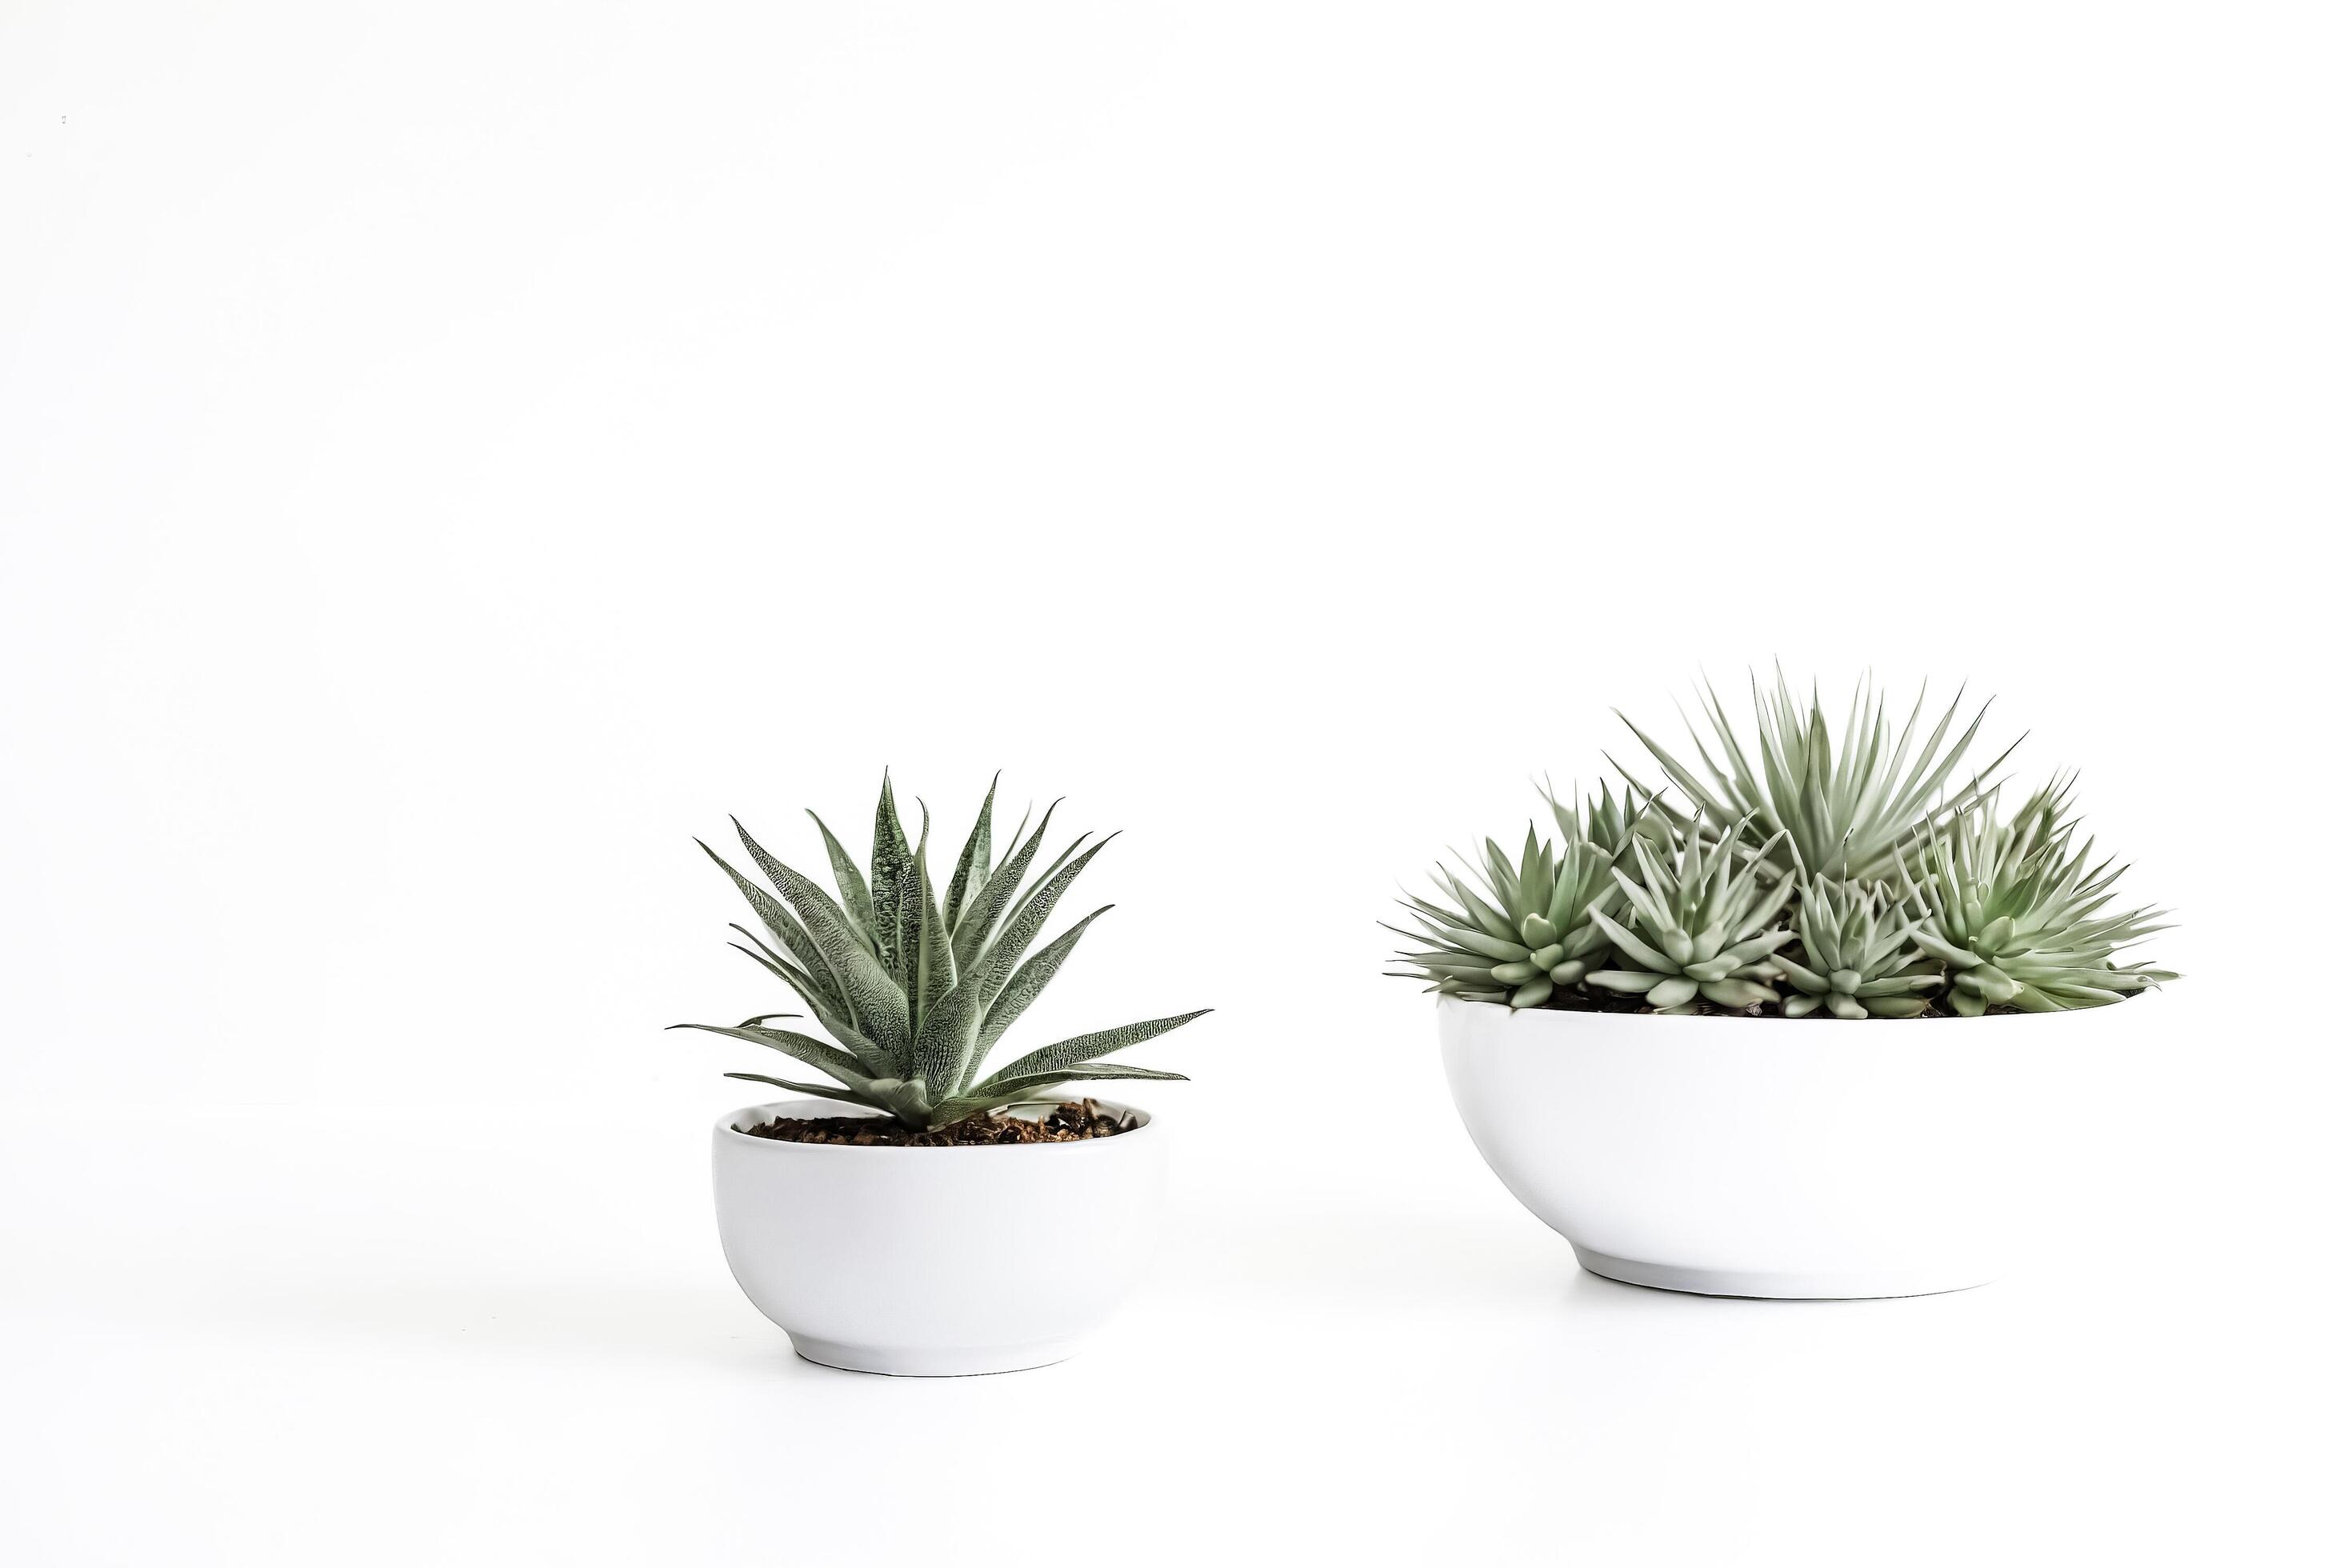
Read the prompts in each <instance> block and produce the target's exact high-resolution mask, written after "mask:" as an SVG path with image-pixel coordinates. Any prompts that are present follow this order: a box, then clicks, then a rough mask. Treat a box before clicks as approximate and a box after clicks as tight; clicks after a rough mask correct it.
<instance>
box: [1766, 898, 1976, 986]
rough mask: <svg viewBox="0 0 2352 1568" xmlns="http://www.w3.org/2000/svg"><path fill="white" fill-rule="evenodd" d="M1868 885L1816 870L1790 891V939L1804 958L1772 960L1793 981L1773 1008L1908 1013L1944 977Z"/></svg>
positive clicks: (1906, 926) (1783, 955)
mask: <svg viewBox="0 0 2352 1568" xmlns="http://www.w3.org/2000/svg"><path fill="white" fill-rule="evenodd" d="M1885 902H1886V900H1885V897H1884V895H1883V894H1882V893H1881V892H1880V890H1879V889H1877V888H1875V887H1864V886H1860V885H1858V884H1856V883H1853V882H1835V881H1832V880H1831V879H1829V878H1827V877H1816V878H1814V879H1813V880H1812V881H1811V884H1809V885H1808V886H1806V887H1805V888H1803V889H1800V890H1799V893H1798V895H1797V940H1798V942H1800V943H1801V945H1802V946H1803V948H1804V950H1805V956H1806V958H1808V959H1809V960H1811V964H1810V966H1809V965H1807V964H1803V963H1798V962H1797V961H1796V960H1795V959H1794V958H1791V957H1790V955H1789V954H1787V953H1785V952H1784V953H1780V954H1778V955H1776V956H1775V957H1774V958H1773V960H1772V962H1773V963H1774V964H1775V965H1777V966H1778V967H1779V969H1780V974H1781V977H1782V978H1783V979H1785V980H1786V981H1787V982H1788V983H1789V984H1790V985H1793V986H1795V987H1796V988H1797V989H1796V994H1795V995H1793V996H1790V997H1787V998H1785V999H1784V1000H1783V1001H1782V1002H1781V1004H1780V1011H1781V1012H1782V1013H1783V1014H1785V1015H1786V1016H1789V1017H1791V1018H1801V1017H1803V1016H1805V1015H1806V1014H1808V1013H1811V1012H1812V1011H1813V1010H1815V1009H1816V1008H1826V1009H1827V1010H1828V1011H1829V1012H1830V1013H1831V1014H1832V1015H1834V1016H1837V1017H1840V1018H1916V1017H1917V1016H1919V1015H1920V1014H1922V1013H1924V1012H1926V1011H1927V993H1929V992H1932V991H1934V990H1936V989H1937V987H1939V986H1941V985H1942V984H1943V983H1944V981H1943V974H1942V972H1941V970H1940V969H1939V967H1938V966H1937V963H1936V961H1935V960H1934V959H1932V958H1930V957H1929V956H1927V954H1925V953H1923V952H1920V951H1919V949H1918V948H1917V947H1916V945H1913V943H1912V940H1911V939H1912V929H1913V928H1912V925H1911V923H1910V922H1908V921H1904V920H1903V919H1902V916H1901V912H1900V910H1889V909H1887V908H1886V907H1885Z"/></svg>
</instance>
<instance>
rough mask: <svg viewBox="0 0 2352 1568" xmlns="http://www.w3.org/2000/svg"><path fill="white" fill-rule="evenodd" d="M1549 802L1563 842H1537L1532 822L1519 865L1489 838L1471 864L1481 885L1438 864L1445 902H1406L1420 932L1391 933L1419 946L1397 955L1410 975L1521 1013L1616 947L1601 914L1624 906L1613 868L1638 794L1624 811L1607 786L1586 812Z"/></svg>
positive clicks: (1627, 843) (1549, 798) (1582, 975)
mask: <svg viewBox="0 0 2352 1568" xmlns="http://www.w3.org/2000/svg"><path fill="white" fill-rule="evenodd" d="M1544 799H1545V801H1546V802H1547V804H1549V805H1550V807H1551V811H1552V817H1553V820H1554V821H1555V822H1557V823H1558V824H1559V828H1560V831H1561V834H1562V836H1563V838H1564V842H1563V843H1561V844H1559V845H1554V844H1551V843H1549V842H1548V841H1546V840H1543V839H1541V838H1539V837H1538V836H1537V833H1536V830H1535V827H1534V825H1533V824H1530V825H1529V826H1528V834H1527V838H1526V841H1525V842H1524V844H1523V845H1522V847H1520V850H1519V853H1518V856H1517V858H1516V859H1514V858H1511V857H1510V856H1508V855H1507V854H1505V853H1504V850H1503V847H1502V846H1501V845H1499V844H1497V843H1496V842H1495V841H1494V840H1493V839H1491V838H1490V839H1487V840H1486V843H1485V845H1484V846H1483V848H1482V854H1481V857H1480V858H1479V859H1478V860H1476V861H1475V862H1474V861H1470V860H1467V859H1465V862H1464V863H1465V867H1466V868H1468V869H1469V871H1470V872H1471V874H1472V875H1473V876H1475V878H1477V879H1478V884H1479V885H1478V886H1476V887H1473V886H1472V885H1471V884H1469V883H1467V882H1465V881H1464V880H1463V879H1462V878H1460V877H1459V876H1457V875H1455V874H1454V871H1453V870H1452V869H1451V868H1447V867H1444V866H1440V867H1438V868H1437V870H1436V872H1435V873H1434V875H1433V881H1434V882H1435V883H1436V886H1437V891H1438V892H1439V894H1440V895H1441V896H1442V897H1444V899H1445V900H1447V901H1445V902H1444V903H1439V902H1433V901H1432V900H1428V899H1423V898H1419V897H1415V896H1413V895H1412V894H1407V895H1406V896H1405V898H1404V899H1403V900H1402V902H1403V904H1404V907H1405V908H1406V909H1407V910H1409V911H1411V913H1412V919H1413V920H1414V921H1415V922H1416V923H1418V924H1419V925H1420V927H1421V928H1422V929H1421V930H1420V931H1405V930H1403V929H1402V928H1400V927H1396V926H1391V927H1389V928H1388V929H1390V930H1391V931H1396V932H1397V934H1398V935H1400V936H1402V937H1405V938H1407V939H1409V940H1411V941H1412V942H1415V943H1416V944H1418V945H1416V946H1415V947H1412V948H1409V949H1406V950H1403V951H1402V952H1398V953H1397V955H1396V957H1397V960H1398V962H1399V963H1402V964H1404V965H1406V966H1407V967H1406V969H1405V970H1404V971H1403V972H1402V973H1403V977H1404V978H1407V979H1421V980H1426V981H1429V982H1430V983H1431V984H1432V985H1433V988H1434V989H1436V990H1438V991H1440V992H1442V993H1444V994H1447V995H1455V996H1465V997H1475V998H1486V997H1492V998H1494V999H1496V1000H1502V1001H1507V1002H1508V1003H1509V1004H1510V1005H1512V1006H1514V1007H1534V1006H1539V1005H1542V1004H1543V1003H1545V1002H1548V1001H1549V1000H1550V999H1551V996H1552V994H1553V992H1554V991H1555V990H1556V989H1558V988H1559V987H1562V986H1572V985H1577V984H1581V983H1582V982H1583V981H1584V980H1585V979H1586V972H1587V970H1588V969H1589V968H1590V967H1591V960H1592V958H1593V957H1594V956H1596V955H1597V954H1599V953H1600V952H1602V951H1603V950H1604V949H1606V948H1607V946H1608V945H1609V939H1608V937H1607V935H1606V934H1605V933H1604V932H1603V931H1601V928H1600V926H1599V925H1598V924H1597V923H1596V921H1595V917H1596V916H1597V915H1600V914H1603V913H1607V912H1609V911H1612V910H1616V909H1617V908H1618V907H1619V906H1620V905H1621V904H1622V901H1623V895H1622V892H1620V890H1619V889H1618V888H1617V887H1616V885H1615V883H1614V882H1613V880H1612V878H1611V872H1612V869H1613V868H1615V867H1616V865H1617V864H1618V863H1619V862H1620V861H1621V860H1622V858H1624V857H1625V856H1626V855H1627V854H1628V853H1630V847H1631V843H1632V839H1633V825H1634V823H1636V822H1637V821H1638V820H1639V815H1640V814H1638V813H1635V812H1633V811H1632V810H1631V809H1630V808H1631V804H1632V800H1633V796H1632V794H1631V792H1630V791H1629V792H1628V793H1627V795H1626V802H1627V810H1625V811H1623V812H1621V811H1620V810H1619V809H1618V807H1617V805H1616V803H1615V802H1613V801H1612V800H1611V799H1610V796H1609V792H1608V790H1607V789H1606V788H1603V789H1602V791H1601V798H1600V802H1599V803H1590V802H1589V803H1587V805H1586V806H1585V808H1584V811H1583V813H1582V815H1581V816H1580V815H1579V814H1578V812H1577V810H1576V808H1575V807H1574V806H1572V805H1569V804H1566V803H1563V802H1561V801H1560V800H1559V798H1557V797H1556V796H1554V795H1551V794H1550V793H1549V791H1546V792H1545V795H1544Z"/></svg>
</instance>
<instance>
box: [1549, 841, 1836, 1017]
mask: <svg viewBox="0 0 2352 1568" xmlns="http://www.w3.org/2000/svg"><path fill="white" fill-rule="evenodd" d="M1747 826H1748V824H1747V822H1746V821H1745V819H1742V820H1740V821H1738V822H1735V823H1733V824H1732V825H1731V826H1730V829H1729V830H1728V831H1727V832H1726V833H1724V834H1723V835H1722V836H1720V837H1717V839H1716V840H1715V841H1714V842H1713V843H1712V844H1709V843H1707V842H1706V839H1705V838H1704V837H1702V836H1701V835H1700V834H1699V833H1697V832H1692V833H1689V834H1686V835H1685V837H1684V840H1683V848H1682V857H1681V860H1680V863H1679V864H1676V863H1675V861H1674V860H1673V858H1671V857H1670V856H1662V855H1660V854H1659V853H1658V852H1657V851H1656V850H1654V849H1653V848H1652V847H1650V843H1649V840H1647V839H1646V838H1643V837H1641V836H1639V835H1635V836H1634V837H1633V838H1632V839H1631V841H1630V842H1631V845H1632V848H1633V859H1634V863H1635V864H1636V865H1637V866H1638V867H1639V868H1640V870H1641V873H1642V875H1641V878H1640V879H1639V880H1636V879H1633V878H1632V877H1629V876H1627V875H1626V874H1625V873H1624V872H1622V871H1613V870H1612V876H1613V877H1614V878H1615V879H1616V881H1617V885H1618V887H1619V889H1622V891H1623V893H1624V895H1625V906H1626V907H1625V917H1626V922H1627V923H1620V922H1619V921H1616V920H1613V919H1612V918H1611V917H1610V916H1608V915H1606V914H1603V913H1601V912H1600V911H1599V910H1594V911H1593V916H1592V920H1593V923H1594V924H1595V925H1598V926H1599V927H1600V928H1601V930H1602V931H1605V932H1607V933H1608V936H1609V941H1610V942H1611V943H1612V945H1613V946H1614V947H1615V948H1616V950H1617V952H1618V953H1619V954H1620V955H1621V956H1622V958H1623V959H1624V960H1625V961H1626V967H1624V968H1621V969H1601V970H1595V971H1594V972H1592V973H1590V974H1588V975H1587V976H1585V979H1586V981H1587V983H1588V984H1593V985H1598V986H1600V987H1601V988H1602V989H1603V990H1608V991H1618V992H1624V993H1628V994H1632V993H1639V994H1641V995H1642V997H1643V1000H1645V1001H1647V1002H1648V1003H1649V1005H1651V1006H1652V1007H1654V1008H1655V1009H1656V1010H1657V1011H1659V1012H1661V1013H1684V1012H1691V1011H1695V1010H1696V1002H1697V999H1698V998H1699V997H1702V996H1704V997H1706V999H1707V1000H1708V1001H1710V1002H1712V1003H1714V1004H1715V1005H1717V1006H1719V1007H1733V1008H1738V1007H1752V1006H1755V1005H1758V1004H1759V1003H1764V1002H1770V1001H1773V1000H1775V999H1776V993H1775V992H1774V991H1773V990H1772V987H1771V985H1770V984H1769V982H1771V981H1774V980H1777V979H1779V978H1780V971H1779V970H1778V969H1777V968H1775V967H1774V966H1773V964H1772V963H1770V962H1769V955H1770V954H1771V952H1773V950H1774V949H1776V948H1778V947H1779V946H1780V944H1781V943H1783V942H1787V941H1789V940H1790V937H1792V936H1793V935H1795V934H1796V933H1795V932H1793V931H1790V930H1788V929H1787V928H1786V927H1781V928H1779V929H1776V930H1769V931H1768V930H1766V929H1765V928H1766V927H1768V926H1769V925H1771V923H1772V921H1775V920H1777V919H1778V918H1780V912H1781V910H1784V909H1785V908H1786V907H1787V905H1788V902H1789V888H1790V884H1791V883H1792V882H1794V881H1795V880H1796V876H1797V874H1796V873H1795V872H1794V871H1784V872H1782V873H1781V874H1780V879H1778V880H1777V881H1775V882H1774V883H1772V884H1771V886H1770V887H1769V889H1767V887H1766V885H1765V883H1764V882H1763V880H1762V879H1761V878H1760V877H1759V875H1758V869H1757V865H1758V862H1759V861H1760V860H1762V859H1764V858H1765V857H1766V856H1767V855H1769V853H1770V852H1771V851H1772V850H1773V849H1774V848H1775V847H1778V846H1779V844H1780V836H1779V835H1778V834H1775V835H1774V836H1773V837H1771V838H1769V839H1768V840H1766V841H1765V843H1764V844H1763V845H1762V846H1761V847H1755V848H1751V847H1748V846H1747V845H1745V844H1743V843H1742V842H1740V840H1741V837H1742V836H1743V834H1744V833H1745V831H1746V829H1747Z"/></svg>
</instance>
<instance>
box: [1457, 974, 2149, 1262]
mask: <svg viewBox="0 0 2352 1568" xmlns="http://www.w3.org/2000/svg"><path fill="white" fill-rule="evenodd" d="M2147 1005H2149V1003H2148V1002H2147V1000H2146V999H2141V1000H2137V1001H2130V1002H2125V1003H2122V1004H2119V1005H2114V1006H2108V1007H2101V1008H2093V1009H2086V1010H2084V1011H2081V1012H2074V1013H2049V1014H2013V1015H2002V1016H1991V1017H1983V1018H1927V1019H1904V1020H1896V1019H1871V1020H1861V1021H1855V1022H1847V1021H1844V1020H1842V1019H1818V1018H1815V1019H1785V1018H1721V1017H1677V1016H1666V1017H1662V1016H1655V1015H1650V1014H1631V1013H1571V1012H1559V1011H1551V1010H1547V1009H1541V1008H1528V1009H1522V1010H1520V1011H1518V1012H1516V1013H1515V1012H1513V1011H1511V1010H1510V1009H1509V1008H1507V1007H1504V1006H1501V1005H1496V1004H1494V1003H1482V1002H1460V1001H1455V1000H1454V999H1453V998H1450V997H1446V998H1441V999H1440V1000H1439V1002H1438V1033H1439V1037H1440V1040H1441V1043H1442V1046H1443V1048H1444V1058H1445V1075H1446V1080H1447V1082H1448V1083H1449V1084H1450V1085H1451V1086H1452V1088H1453V1091H1454V1105H1455V1106H1456V1108H1457V1109H1459V1110H1460V1111H1461V1113H1462V1120H1463V1121H1464V1123H1465V1125H1466V1126H1467V1127H1468V1129H1469V1131H1470V1137H1471V1139H1472V1141H1473V1142H1475V1143H1476V1144H1477V1146H1478V1152H1480V1153H1481V1154H1483V1155H1484V1156H1485V1157H1486V1163H1487V1164H1488V1165H1489V1166H1491V1167H1492V1168H1493V1170H1494V1172H1495V1173H1496V1175H1497V1176H1500V1177H1501V1178H1502V1179H1503V1184H1504V1185H1505V1186H1507V1187H1508V1188H1509V1189H1510V1190H1511V1194H1512V1195H1513V1196H1515V1197H1517V1199H1518V1200H1519V1202H1520V1203H1522V1204H1524V1205H1527V1207H1528V1210H1529V1211H1530V1212H1532V1213H1533V1214H1534V1215H1536V1217H1538V1219H1540V1220H1542V1221H1543V1222H1544V1223H1545V1224H1546V1225H1549V1226H1551V1227H1552V1228H1553V1229H1554V1230H1556V1231H1558V1232H1559V1234H1560V1235H1562V1236H1564V1237H1567V1238H1568V1239H1569V1241H1570V1243H1571V1244H1573V1245H1574V1247H1575V1248H1576V1256H1577V1259H1578V1261H1579V1262H1580V1263H1581V1264H1583V1266H1584V1267H1585V1268H1588V1269H1590V1270H1591V1271H1592V1272H1593V1273H1595V1274H1601V1275H1605V1276H1607V1277H1608V1278H1610V1279H1622V1280H1625V1281H1627V1282H1629V1283H1631V1284H1635V1285H1652V1286H1658V1287H1662V1288H1664V1289H1673V1290H1690V1291H1696V1292H1699V1293H1701V1294H1706V1295H1713V1296H1774V1297H1797V1298H1852V1297H1864V1296H1916V1295H1926V1294H1929V1293H1932V1292H1936V1291H1943V1290H1961V1289H1968V1288H1969V1287H1970V1286H1975V1285H1981V1284H1984V1283H1985V1282H1987V1281H1988V1280H1990V1279H1993V1278H1995V1277H1996V1276H1997V1275H1999V1274H2000V1272H2001V1271H2002V1269H2003V1267H2004V1264H2005V1261H2006V1259H2007V1258H2008V1257H2009V1256H2010V1252H2011V1246H2012V1244H2013V1243H2014V1242H2015V1240H2016V1238H2017V1231H2018V1227H2019V1221H2020V1217H2021V1216H2020V1214H2019V1203H2020V1200H2021V1196H2022V1194H2023V1190H2024V1189H2025V1187H2026V1186H2027V1184H2028V1183H2029V1182H2030V1179H2031V1174H2030V1173H2031V1170H2032V1164H2033V1161H2032V1158H2031V1156H2032V1147H2031V1138H2030V1136H2029V1132H2030V1129H2031V1128H2032V1123H2033V1122H2034V1121H2035V1120H2037V1117H2036V1114H2035V1113H2036V1112H2037V1111H2038V1110H2040V1109H2041V1108H2040V1107H2039V1106H2038V1105H2037V1104H2036V1103H2035V1100H2036V1097H2037V1096H2038V1095H2039V1094H2040V1093H2041V1092H2042V1082H2043V1079H2044V1078H2045V1076H2046V1075H2045V1074H2043V1073H2042V1071H2041V1070H2040V1068H2039V1066H2038V1064H2039V1063H2040V1062H2041V1061H2042V1059H2043V1058H2046V1056H2047V1054H2048V1053H2053V1052H2067V1051H2072V1050H2079V1049H2080V1048H2081V1047H2084V1045H2086V1044H2089V1043H2091V1042H2094V1041H2095V1040H2097V1039H2099V1038H2101V1037H2104V1036H2105V1032H2106V1031H2107V1030H2108V1029H2109V1028H2111V1027H2113V1026H2114V1023H2115V1021H2116V1016H2118V1015H2123V1014H2128V1013H2130V1012H2131V1011H2132V1010H2133V1009H2135V1008H2138V1007H2145V1006H2147ZM2055 1076H2057V1077H2059V1078H2062V1079H2063V1078H2064V1077H2065V1076H2067V1075H2065V1074H2063V1073H2061V1074H2058V1075H2055Z"/></svg>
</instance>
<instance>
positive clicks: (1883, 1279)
mask: <svg viewBox="0 0 2352 1568" xmlns="http://www.w3.org/2000/svg"><path fill="white" fill-rule="evenodd" d="M1570 1245H1571V1246H1573V1245H1574V1244H1573V1243H1570ZM1576 1260H1577V1261H1578V1262H1579V1263H1580V1264H1582V1265H1584V1268H1585V1270H1586V1272H1588V1273H1591V1274H1598V1275H1600V1276H1601V1278H1602V1279H1616V1280H1620V1281H1622V1282H1623V1283H1625V1284H1627V1285H1646V1286H1648V1287H1650V1288H1651V1289H1654V1290H1680V1291H1683V1292H1685V1294H1687V1295H1692V1296H1749V1297H1758V1298H1761V1299H1763V1300H1778V1301H1863V1300H1878V1299H1881V1298H1884V1297H1888V1296H1941V1295H1945V1294H1947V1293H1948V1292H1950V1291H1953V1290H1973V1289H1976V1288H1977V1287H1978V1286H1979V1285H1989V1284H1990V1283H1991V1282H1992V1279H1993V1276H1992V1275H1991V1274H1990V1273H1986V1272H1983V1271H1980V1270H1974V1269H1971V1270H1969V1271H1967V1272H1965V1273H1960V1274H1952V1273H1948V1272H1947V1273H1927V1272H1916V1271H1902V1270H1895V1271H1887V1272H1881V1271H1878V1270H1867V1271H1864V1272H1862V1273H1857V1274H1842V1273H1822V1274H1780V1273H1771V1272H1766V1271H1761V1270H1750V1269H1739V1268H1683V1267H1681V1266H1679V1265H1677V1264H1672V1263H1636V1262H1635V1261H1633V1259H1632V1258H1612V1257H1611V1256H1609V1254H1607V1253H1605V1252H1591V1251H1588V1250H1587V1249H1585V1248H1584V1247H1577V1248H1576Z"/></svg>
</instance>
